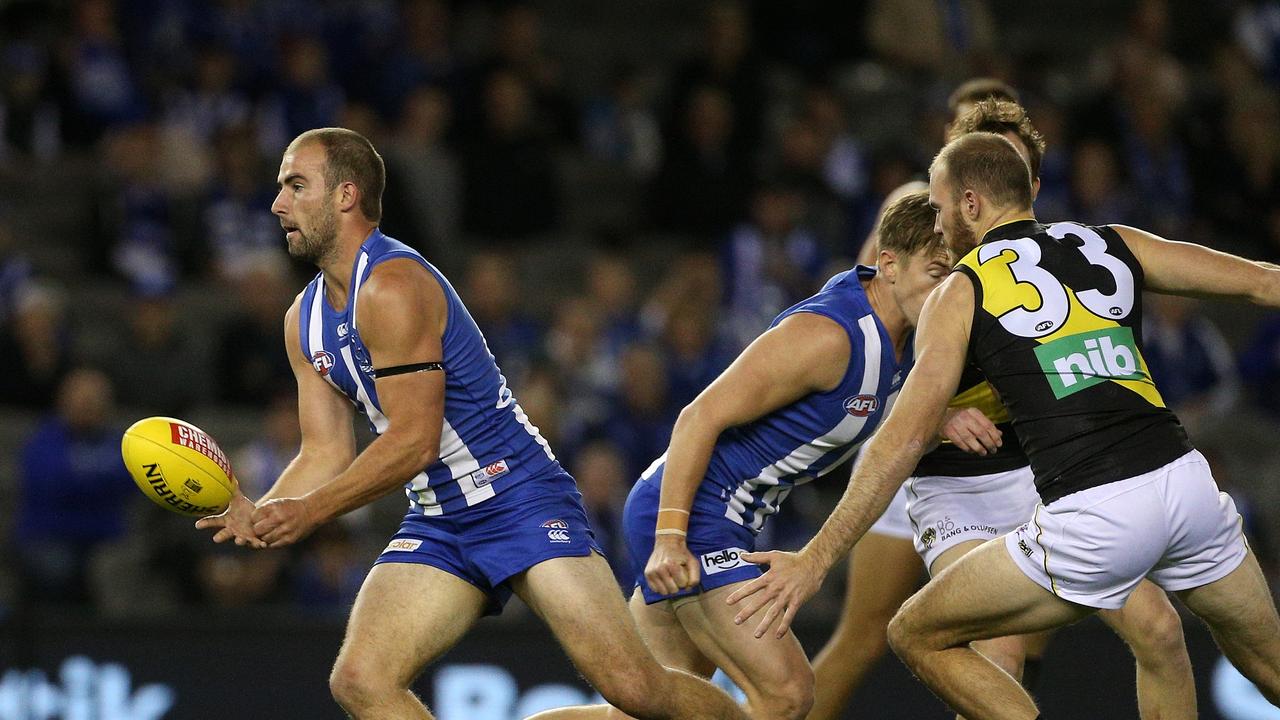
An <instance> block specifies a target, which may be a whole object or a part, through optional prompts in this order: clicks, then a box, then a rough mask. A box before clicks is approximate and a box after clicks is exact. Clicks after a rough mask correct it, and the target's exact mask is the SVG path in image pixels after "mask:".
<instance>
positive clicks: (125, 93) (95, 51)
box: [61, 0, 147, 147]
mask: <svg viewBox="0 0 1280 720" xmlns="http://www.w3.org/2000/svg"><path fill="white" fill-rule="evenodd" d="M71 12H72V21H71V35H70V37H69V38H68V39H67V42H66V45H65V47H64V48H63V52H62V54H61V60H62V64H63V65H64V68H63V69H64V72H65V73H66V75H67V81H68V84H69V86H70V87H69V90H70V97H69V98H68V102H67V106H66V107H65V108H64V109H63V117H64V118H66V125H65V132H66V137H67V139H68V140H69V141H70V142H72V143H73V144H75V145H77V146H79V147H87V146H89V145H91V144H93V143H94V142H96V141H97V139H98V138H99V137H100V136H101V135H102V133H103V131H104V130H108V129H110V128H112V127H114V126H116V125H119V124H121V123H126V122H134V121H137V120H139V119H140V118H141V117H143V115H144V114H145V112H146V110H147V108H146V107H145V106H144V103H143V98H142V95H141V93H140V92H139V89H138V84H137V81H136V79H135V78H134V77H133V72H132V70H131V69H130V67H129V62H128V59H127V57H126V48H125V47H124V46H123V43H122V42H121V38H120V29H119V25H118V22H117V17H116V12H117V9H116V4H115V2H113V1H112V0H76V2H74V3H72V8H71Z"/></svg>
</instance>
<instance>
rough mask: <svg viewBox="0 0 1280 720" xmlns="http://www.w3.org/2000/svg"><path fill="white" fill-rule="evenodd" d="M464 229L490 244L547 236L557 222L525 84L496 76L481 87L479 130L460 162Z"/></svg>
mask: <svg viewBox="0 0 1280 720" xmlns="http://www.w3.org/2000/svg"><path fill="white" fill-rule="evenodd" d="M464 178H465V181H464V183H465V184H464V191H463V225H464V227H465V228H466V230H467V232H470V233H473V234H476V235H479V236H481V237H485V238H489V239H499V240H512V239H519V238H524V237H527V236H529V235H533V234H535V233H542V232H547V231H548V230H551V229H552V228H554V227H555V225H556V223H557V222H558V221H559V219H560V189H559V180H558V178H557V171H556V166H555V158H554V157H553V156H552V151H551V145H550V143H549V142H548V139H547V137H546V136H545V135H544V134H543V132H542V131H541V130H540V129H539V128H538V126H537V123H536V119H535V116H534V106H533V98H532V97H531V96H530V89H529V86H528V83H527V82H525V81H524V80H523V79H522V78H521V77H520V76H519V75H516V74H514V73H512V72H508V71H496V72H494V73H493V74H492V75H490V76H489V78H488V79H487V82H486V84H485V118H484V131H483V134H482V136H481V137H480V139H479V140H478V141H477V143H476V145H475V146H474V147H472V148H471V149H470V151H469V152H468V154H467V156H466V160H465V171H464Z"/></svg>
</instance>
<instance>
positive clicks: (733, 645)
mask: <svg viewBox="0 0 1280 720" xmlns="http://www.w3.org/2000/svg"><path fill="white" fill-rule="evenodd" d="M741 585H742V583H733V584H730V585H725V586H723V587H718V588H715V589H713V590H710V591H708V592H704V593H701V594H698V595H695V596H692V597H688V598H681V599H680V600H678V601H676V603H675V613H676V617H677V618H678V619H679V620H680V624H681V625H682V626H683V627H684V629H685V631H686V632H688V634H689V637H690V638H692V639H693V642H694V643H695V644H696V645H697V646H698V649H699V650H701V651H702V653H703V654H704V655H705V656H706V657H707V658H708V659H710V660H711V661H712V662H713V663H715V664H716V666H717V667H719V668H720V669H721V670H724V672H725V674H726V675H728V676H729V678H730V679H732V680H733V681H734V682H735V683H737V684H738V687H740V688H742V690H743V692H745V693H747V696H748V697H749V698H755V697H759V696H761V695H770V694H772V693H773V692H775V691H778V690H780V689H781V688H779V687H775V686H776V685H778V684H779V683H781V682H783V681H784V680H785V681H795V682H797V683H799V684H801V685H804V686H806V687H805V692H812V689H811V686H812V674H813V671H812V668H811V667H810V666H809V659H808V658H807V657H806V656H805V653H804V648H802V647H801V646H800V641H799V640H797V639H796V636H795V634H794V633H792V632H790V631H788V632H787V634H786V635H784V636H783V637H781V638H779V637H777V636H776V635H775V634H774V633H765V636H764V637H761V638H757V637H756V636H755V626H754V625H753V624H751V623H743V624H741V625H739V624H737V623H735V622H734V621H733V618H734V615H736V614H737V610H738V609H737V608H736V607H733V606H730V605H729V604H727V603H726V602H725V598H727V597H728V596H729V595H731V594H732V593H733V591H734V590H735V589H737V588H738V587H740V586H741ZM806 679H808V682H806Z"/></svg>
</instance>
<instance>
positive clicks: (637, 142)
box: [582, 64, 662, 178]
mask: <svg viewBox="0 0 1280 720" xmlns="http://www.w3.org/2000/svg"><path fill="white" fill-rule="evenodd" d="M645 80H646V79H645V78H644V77H643V76H642V75H641V74H640V71H639V70H638V69H637V68H636V67H635V66H632V65H627V64H624V65H619V66H618V67H616V68H614V70H613V72H612V73H611V74H610V77H609V85H608V87H607V88H606V92H604V93H601V94H599V95H597V96H596V97H594V98H592V99H591V100H590V101H589V102H588V103H587V107H586V111H585V112H584V114H583V123H582V124H583V136H584V137H583V140H584V144H585V146H586V151H587V153H588V154H589V155H591V156H592V157H595V158H596V159H598V160H604V161H606V162H611V163H614V164H617V165H620V166H622V167H624V168H626V169H627V170H628V171H629V172H630V173H631V174H632V175H634V176H636V177H640V178H648V177H650V176H651V175H653V173H654V172H656V171H657V169H658V164H659V163H660V162H661V160H662V133H661V131H660V130H659V128H658V121H657V119H656V118H655V117H654V114H653V110H652V108H651V105H650V101H649V92H648V88H647V83H646V82H645Z"/></svg>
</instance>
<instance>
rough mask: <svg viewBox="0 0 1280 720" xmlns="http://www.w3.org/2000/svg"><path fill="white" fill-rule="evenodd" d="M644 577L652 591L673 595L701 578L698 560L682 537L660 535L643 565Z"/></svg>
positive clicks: (691, 585)
mask: <svg viewBox="0 0 1280 720" xmlns="http://www.w3.org/2000/svg"><path fill="white" fill-rule="evenodd" d="M644 578H645V580H647V581H648V582H649V587H650V588H651V589H653V591H654V592H658V593H662V594H663V595H674V594H675V593H678V592H680V591H681V590H685V589H688V588H691V587H693V586H695V585H697V584H698V581H700V580H701V579H702V577H701V573H700V572H699V568H698V561H697V559H696V558H694V557H693V555H692V554H691V553H690V552H689V548H688V547H687V546H686V545H685V542H684V538H682V537H676V536H671V535H660V536H658V538H657V541H656V542H655V543H654V545H653V554H652V555H650V556H649V563H648V564H647V565H645V567H644Z"/></svg>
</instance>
